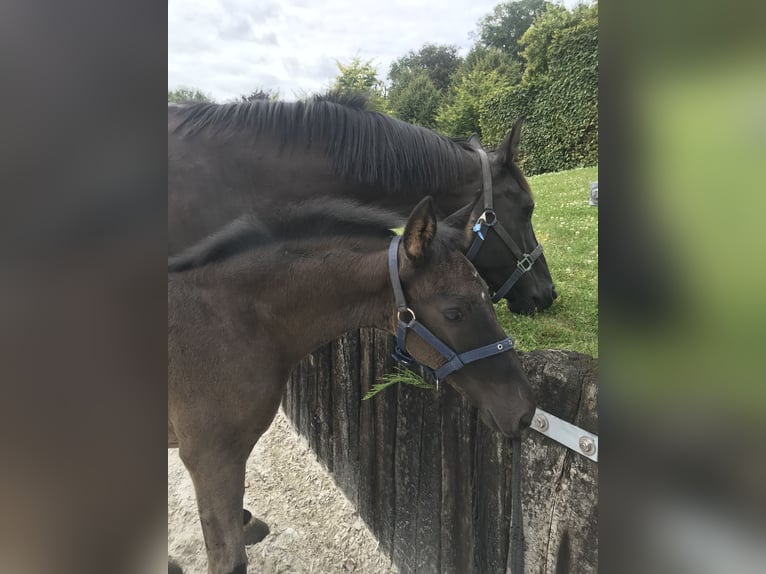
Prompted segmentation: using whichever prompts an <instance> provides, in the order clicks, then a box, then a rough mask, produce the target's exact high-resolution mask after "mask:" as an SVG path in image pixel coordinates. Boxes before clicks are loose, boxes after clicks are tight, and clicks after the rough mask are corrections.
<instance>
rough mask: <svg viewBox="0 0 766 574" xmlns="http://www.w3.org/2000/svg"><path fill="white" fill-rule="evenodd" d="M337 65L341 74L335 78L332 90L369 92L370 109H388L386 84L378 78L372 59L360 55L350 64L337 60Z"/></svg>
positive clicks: (382, 110)
mask: <svg viewBox="0 0 766 574" xmlns="http://www.w3.org/2000/svg"><path fill="white" fill-rule="evenodd" d="M335 65H336V66H338V70H339V71H340V74H338V75H337V76H336V77H335V79H334V80H333V83H332V87H331V90H332V91H337V92H351V93H358V92H363V93H365V94H369V101H368V108H369V109H371V110H376V111H379V112H386V111H387V109H388V106H387V104H386V86H385V84H384V83H383V82H382V81H381V80H380V79H378V68H377V66H375V65H373V63H372V60H367V61H366V62H363V61H362V60H361V59H360V58H359V56H355V57H354V58H352V59H351V61H350V62H349V63H348V64H343V63H341V62H340V61H338V60H336V61H335Z"/></svg>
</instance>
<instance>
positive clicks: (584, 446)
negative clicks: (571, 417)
mask: <svg viewBox="0 0 766 574" xmlns="http://www.w3.org/2000/svg"><path fill="white" fill-rule="evenodd" d="M531 428H532V429H534V430H536V431H537V432H539V433H540V434H543V435H545V436H547V437H548V438H551V439H553V440H555V441H556V442H558V443H560V444H563V445H564V446H565V447H567V448H569V449H571V450H573V451H575V452H576V453H578V454H581V455H582V456H584V457H586V458H589V459H591V460H592V461H594V462H598V435H595V434H592V433H589V432H588V431H586V430H583V429H581V428H580V427H577V426H575V425H573V424H571V423H568V422H567V421H565V420H563V419H560V418H558V417H556V416H553V415H552V414H550V413H547V412H545V411H543V410H541V409H537V410H536V411H535V417H534V418H533V419H532V427H531Z"/></svg>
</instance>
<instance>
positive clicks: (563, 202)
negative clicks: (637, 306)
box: [496, 167, 598, 357]
mask: <svg viewBox="0 0 766 574" xmlns="http://www.w3.org/2000/svg"><path fill="white" fill-rule="evenodd" d="M528 180H529V184H530V186H531V187H532V192H533V193H534V196H535V206H536V207H535V213H534V216H533V219H532V224H533V225H534V228H535V234H536V235H537V240H538V241H540V243H542V244H543V246H544V247H545V258H546V260H547V262H548V267H549V269H550V271H551V276H552V277H553V282H554V283H555V284H556V291H557V292H558V294H559V297H558V299H556V301H555V302H554V303H553V306H551V307H550V308H549V309H546V310H545V311H542V312H540V313H537V314H535V315H531V316H521V315H514V314H512V313H511V312H510V311H508V309H507V307H506V306H505V303H503V302H501V303H498V304H497V305H496V309H497V314H498V318H499V320H500V323H501V324H502V326H503V328H504V329H505V330H506V332H507V333H509V334H510V335H512V336H513V338H514V339H515V341H516V348H517V349H519V350H522V351H531V350H533V349H568V350H572V351H579V352H580V353H585V354H588V355H592V356H594V357H597V356H598V207H592V206H589V205H588V197H589V184H590V182H591V181H597V180H598V168H596V167H587V168H580V169H573V170H568V171H561V172H557V173H547V174H543V175H538V176H531V177H529V178H528Z"/></svg>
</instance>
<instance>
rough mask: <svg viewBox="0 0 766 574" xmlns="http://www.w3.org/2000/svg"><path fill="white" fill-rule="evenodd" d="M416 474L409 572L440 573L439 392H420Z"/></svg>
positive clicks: (440, 445)
mask: <svg viewBox="0 0 766 574" xmlns="http://www.w3.org/2000/svg"><path fill="white" fill-rule="evenodd" d="M420 438H421V440H420V461H419V466H420V477H419V483H418V500H417V530H416V531H417V533H418V535H417V537H416V538H415V545H414V547H415V551H414V555H413V556H411V557H410V559H409V560H410V562H411V563H413V564H414V567H413V571H414V572H417V573H420V572H422V573H423V574H431V573H434V574H436V573H439V572H441V565H440V562H441V506H442V469H441V451H442V442H441V400H440V394H438V393H436V392H430V391H424V403H423V418H422V421H421V425H420Z"/></svg>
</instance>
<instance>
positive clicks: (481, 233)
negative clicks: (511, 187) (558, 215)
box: [465, 145, 543, 303]
mask: <svg viewBox="0 0 766 574" xmlns="http://www.w3.org/2000/svg"><path fill="white" fill-rule="evenodd" d="M471 147H473V149H474V150H475V151H476V153H478V154H479V159H480V160H481V173H482V190H483V192H484V212H483V213H482V214H481V215H480V216H479V218H478V219H477V220H476V223H475V224H474V226H473V232H474V237H473V241H472V242H471V247H470V248H469V249H468V251H467V252H466V254H465V256H466V258H467V259H468V260H469V261H473V260H474V259H475V258H476V255H477V254H478V253H479V249H481V246H482V245H484V239H485V238H486V236H487V233H488V231H489V230H490V229H491V230H493V231H494V232H495V233H496V234H497V236H498V237H500V239H501V240H502V242H503V243H505V246H506V247H507V248H508V249H509V251H510V252H511V253H512V254H513V256H514V257H515V258H516V269H514V270H513V273H511V275H510V276H509V277H508V279H506V280H505V282H504V283H503V284H502V285H501V286H500V287H499V288H498V289H497V290H496V291H495V294H494V295H493V296H492V302H493V303H497V302H498V301H500V299H502V298H503V297H505V296H506V295H507V294H508V292H509V291H510V290H511V288H512V287H513V286H514V285H515V284H516V282H517V281H518V280H519V279H521V276H522V275H524V274H525V273H528V272H529V271H530V270H531V269H532V266H533V265H534V264H535V261H537V260H538V259H539V257H540V255H542V254H543V246H542V245H541V244H539V243H538V244H537V247H535V248H534V249H533V250H532V251H531V252H530V253H524V252H523V251H522V250H521V249H520V248H519V246H518V244H517V243H516V242H515V241H514V240H513V238H512V237H511V235H510V234H509V233H508V232H507V231H506V230H505V228H504V227H503V226H502V224H501V223H500V222H499V221H498V220H497V215H496V214H495V210H494V204H493V198H492V172H491V170H490V169H489V158H487V152H485V151H484V150H483V149H482V148H481V145H479V146H478V147H475V146H473V145H471Z"/></svg>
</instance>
